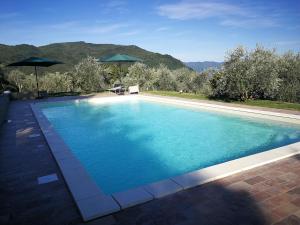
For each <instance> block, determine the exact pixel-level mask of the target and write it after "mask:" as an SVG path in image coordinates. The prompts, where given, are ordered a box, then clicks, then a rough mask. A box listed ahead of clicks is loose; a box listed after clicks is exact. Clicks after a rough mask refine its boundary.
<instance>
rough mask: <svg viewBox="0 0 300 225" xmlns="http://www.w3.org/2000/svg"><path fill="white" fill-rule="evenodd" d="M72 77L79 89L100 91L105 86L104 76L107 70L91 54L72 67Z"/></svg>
mask: <svg viewBox="0 0 300 225" xmlns="http://www.w3.org/2000/svg"><path fill="white" fill-rule="evenodd" d="M74 70H75V71H74V77H73V78H74V79H75V80H73V81H72V82H73V83H75V86H76V88H77V89H79V91H81V90H82V91H85V92H92V91H101V90H103V89H105V88H106V83H105V76H106V75H107V73H108V71H107V70H106V68H105V67H104V66H103V65H101V64H100V63H98V62H97V59H96V58H93V57H91V56H89V57H87V58H85V59H83V60H82V61H81V62H79V63H78V64H77V65H75V69H74Z"/></svg>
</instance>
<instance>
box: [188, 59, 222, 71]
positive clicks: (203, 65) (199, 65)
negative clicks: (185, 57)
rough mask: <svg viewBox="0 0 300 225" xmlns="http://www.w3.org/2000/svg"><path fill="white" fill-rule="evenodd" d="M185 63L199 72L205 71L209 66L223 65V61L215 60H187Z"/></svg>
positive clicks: (215, 67) (218, 67)
mask: <svg viewBox="0 0 300 225" xmlns="http://www.w3.org/2000/svg"><path fill="white" fill-rule="evenodd" d="M184 64H185V65H186V66H188V67H190V68H191V69H193V70H195V71H197V72H202V71H205V70H207V69H208V68H214V69H220V68H221V66H222V65H223V63H222V62H214V61H204V62H185V63H184Z"/></svg>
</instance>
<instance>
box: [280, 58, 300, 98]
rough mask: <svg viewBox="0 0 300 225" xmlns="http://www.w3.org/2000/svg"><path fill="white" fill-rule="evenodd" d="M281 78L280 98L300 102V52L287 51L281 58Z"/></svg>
mask: <svg viewBox="0 0 300 225" xmlns="http://www.w3.org/2000/svg"><path fill="white" fill-rule="evenodd" d="M278 73H279V75H278V76H279V78H280V79H281V82H280V87H279V90H278V92H279V93H278V98H279V100H281V101H288V102H298V103H300V53H297V54H294V53H292V52H287V53H286V54H284V55H283V56H282V57H281V58H280V59H279V72H278Z"/></svg>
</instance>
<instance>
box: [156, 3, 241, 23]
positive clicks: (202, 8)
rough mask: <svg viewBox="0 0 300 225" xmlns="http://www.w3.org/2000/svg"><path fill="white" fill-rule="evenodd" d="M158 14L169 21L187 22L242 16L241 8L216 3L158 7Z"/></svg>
mask: <svg viewBox="0 0 300 225" xmlns="http://www.w3.org/2000/svg"><path fill="white" fill-rule="evenodd" d="M158 12H159V14H160V15H162V16H166V17H168V18H170V19H179V20H188V19H205V18H211V17H222V16H229V15H244V14H245V12H244V10H243V9H242V8H240V7H238V6H235V5H231V4H225V3H218V2H203V1H202V2H185V1H182V2H179V3H175V4H166V5H161V6H159V7H158Z"/></svg>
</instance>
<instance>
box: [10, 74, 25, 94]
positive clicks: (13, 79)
mask: <svg viewBox="0 0 300 225" xmlns="http://www.w3.org/2000/svg"><path fill="white" fill-rule="evenodd" d="M25 79H26V76H25V74H24V73H23V72H22V71H20V70H12V71H10V72H9V74H8V76H7V80H8V82H10V83H11V84H14V85H16V86H17V87H18V90H19V92H22V91H23V89H24V84H25Z"/></svg>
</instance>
